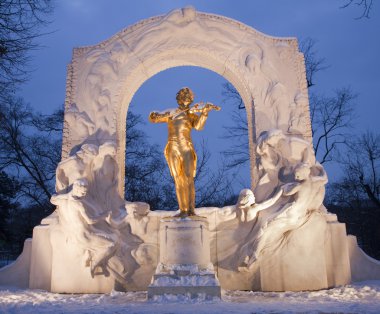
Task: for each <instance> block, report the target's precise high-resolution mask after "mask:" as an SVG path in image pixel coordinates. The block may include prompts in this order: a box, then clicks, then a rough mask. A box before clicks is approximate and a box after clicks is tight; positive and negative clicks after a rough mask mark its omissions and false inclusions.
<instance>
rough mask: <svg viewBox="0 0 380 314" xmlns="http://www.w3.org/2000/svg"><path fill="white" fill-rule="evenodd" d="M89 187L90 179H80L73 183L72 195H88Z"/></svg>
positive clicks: (78, 196) (79, 196)
mask: <svg viewBox="0 0 380 314" xmlns="http://www.w3.org/2000/svg"><path fill="white" fill-rule="evenodd" d="M87 189H88V181H87V180H86V179H78V180H75V181H74V183H73V189H72V192H71V193H72V195H73V196H75V197H77V198H82V197H84V196H86V194H87Z"/></svg>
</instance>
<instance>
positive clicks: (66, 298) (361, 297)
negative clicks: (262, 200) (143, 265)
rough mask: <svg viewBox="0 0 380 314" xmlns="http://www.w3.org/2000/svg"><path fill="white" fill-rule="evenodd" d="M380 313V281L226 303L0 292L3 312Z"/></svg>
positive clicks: (236, 295) (248, 294) (227, 297)
mask: <svg viewBox="0 0 380 314" xmlns="http://www.w3.org/2000/svg"><path fill="white" fill-rule="evenodd" d="M52 312H54V313H77V314H83V313H94V312H96V313H152V312H154V313H155V314H164V313H181V314H193V313H197V314H199V313H207V314H214V313H227V314H228V313H274V312H275V313H321V312H323V313H326V312H327V313H379V312H380V281H366V282H360V283H355V284H351V285H347V286H343V287H338V288H334V289H328V290H320V291H312V292H308V291H305V292H252V291H224V292H223V296H222V300H219V301H218V300H211V301H209V300H205V301H204V300H202V299H201V298H199V299H187V298H186V296H182V297H181V298H178V297H176V296H170V295H165V296H161V297H159V298H157V300H152V301H147V300H146V292H126V293H124V292H116V291H112V292H111V293H108V294H56V293H50V292H46V291H41V290H23V289H15V288H7V287H1V288H0V313H23V314H28V313H52Z"/></svg>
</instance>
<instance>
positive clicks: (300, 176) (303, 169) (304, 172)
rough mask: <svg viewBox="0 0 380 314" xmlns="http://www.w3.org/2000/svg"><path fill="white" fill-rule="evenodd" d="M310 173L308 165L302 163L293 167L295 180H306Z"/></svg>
mask: <svg viewBox="0 0 380 314" xmlns="http://www.w3.org/2000/svg"><path fill="white" fill-rule="evenodd" d="M309 175H310V165H309V164H307V163H302V164H300V165H298V166H297V167H296V169H294V177H295V179H296V180H297V181H303V180H306V179H307V178H308V177H309Z"/></svg>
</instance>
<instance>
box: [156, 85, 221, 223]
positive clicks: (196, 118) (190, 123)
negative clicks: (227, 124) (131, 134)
mask: <svg viewBox="0 0 380 314" xmlns="http://www.w3.org/2000/svg"><path fill="white" fill-rule="evenodd" d="M176 99H177V103H178V108H177V109H175V110H168V111H166V112H163V113H159V112H151V113H150V115H149V121H150V122H152V123H163V122H166V123H167V124H168V143H167V144H166V147H165V151H164V154H165V158H166V161H167V163H168V166H169V169H170V174H171V176H172V177H173V179H174V184H175V189H176V194H177V200H178V205H179V209H180V213H179V215H178V216H179V217H188V216H195V211H194V209H195V188H194V177H195V174H196V169H197V155H196V153H195V150H194V145H193V142H192V140H191V130H192V129H193V128H194V129H196V130H198V131H199V130H202V129H203V127H204V125H205V122H206V120H207V117H208V113H209V111H211V110H220V107H218V106H215V105H213V104H211V103H206V105H205V106H203V107H199V104H195V105H194V106H193V107H190V104H191V103H192V102H193V100H194V94H193V92H192V91H191V89H190V88H188V87H184V88H182V89H181V90H180V91H179V92H178V93H177V97H176ZM196 113H200V115H197V114H196Z"/></svg>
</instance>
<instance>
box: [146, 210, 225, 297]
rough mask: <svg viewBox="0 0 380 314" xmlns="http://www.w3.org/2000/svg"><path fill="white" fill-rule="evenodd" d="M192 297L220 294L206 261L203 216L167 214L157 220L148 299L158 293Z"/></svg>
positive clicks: (206, 236)
mask: <svg viewBox="0 0 380 314" xmlns="http://www.w3.org/2000/svg"><path fill="white" fill-rule="evenodd" d="M166 295H171V296H173V295H174V296H183V297H185V298H189V299H194V298H197V299H199V298H201V299H205V300H208V299H213V298H220V297H221V290H220V284H219V280H218V278H217V277H216V275H215V272H214V266H213V265H212V264H211V262H210V237H209V231H208V223H207V219H206V218H204V217H199V216H194V217H191V218H176V217H168V218H164V219H162V220H161V223H160V263H159V264H158V266H157V269H156V273H155V274H154V275H153V278H152V283H151V284H150V285H149V287H148V299H151V300H155V299H158V298H160V297H162V296H166Z"/></svg>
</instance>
